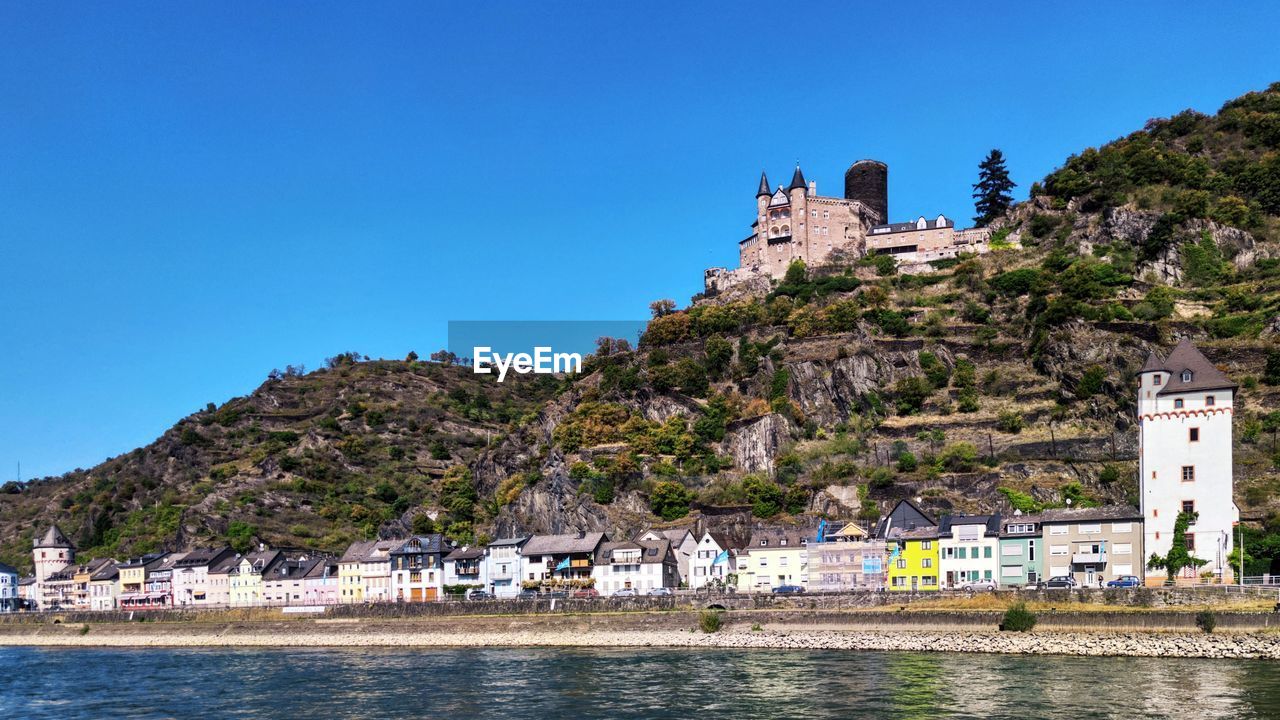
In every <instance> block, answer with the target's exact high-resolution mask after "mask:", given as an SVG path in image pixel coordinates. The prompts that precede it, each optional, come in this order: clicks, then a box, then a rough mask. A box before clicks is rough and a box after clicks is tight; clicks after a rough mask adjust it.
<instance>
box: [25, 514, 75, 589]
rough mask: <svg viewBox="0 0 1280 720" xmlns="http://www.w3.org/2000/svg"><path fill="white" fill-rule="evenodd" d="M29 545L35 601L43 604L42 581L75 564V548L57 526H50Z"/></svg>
mask: <svg viewBox="0 0 1280 720" xmlns="http://www.w3.org/2000/svg"><path fill="white" fill-rule="evenodd" d="M31 544H32V549H31V559H32V561H34V563H35V575H36V601H37V602H40V603H43V602H44V581H45V580H46V579H47V578H48V577H49V576H50V575H52V574H53V573H55V572H57V571H59V570H61V569H63V568H64V567H66V566H68V565H70V564H71V563H72V562H75V559H76V548H75V546H74V545H72V544H71V541H70V540H68V539H67V536H66V535H64V534H62V530H60V529H59V528H58V526H57V525H50V526H49V529H48V530H45V531H44V535H41V536H40V537H37V538H34V539H33V540H32V541H31Z"/></svg>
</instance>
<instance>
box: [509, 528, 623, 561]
mask: <svg viewBox="0 0 1280 720" xmlns="http://www.w3.org/2000/svg"><path fill="white" fill-rule="evenodd" d="M608 540H609V538H608V537H607V536H606V535H605V534H604V533H602V532H592V533H582V534H573V535H534V536H533V537H532V538H529V542H527V543H525V546H524V550H523V554H524V555H573V554H581V553H592V554H594V553H595V551H596V548H598V547H600V543H602V542H607V541H608Z"/></svg>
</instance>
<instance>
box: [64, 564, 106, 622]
mask: <svg viewBox="0 0 1280 720" xmlns="http://www.w3.org/2000/svg"><path fill="white" fill-rule="evenodd" d="M112 562H113V561H112V560H109V559H107V558H94V559H93V560H90V561H89V562H87V563H79V564H77V565H75V567H74V569H73V568H72V566H70V565H68V566H67V570H68V571H69V572H70V573H71V597H70V600H69V602H68V603H67V605H66V607H69V608H71V609H75V610H89V609H91V608H92V606H93V600H92V596H91V593H90V591H89V582H90V580H91V578H92V577H93V574H94V573H96V572H97V571H99V570H101V569H102V567H103V566H104V565H107V564H109V563H112Z"/></svg>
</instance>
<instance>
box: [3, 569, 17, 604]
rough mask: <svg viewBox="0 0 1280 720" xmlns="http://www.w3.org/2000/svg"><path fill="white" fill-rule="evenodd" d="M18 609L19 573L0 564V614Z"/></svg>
mask: <svg viewBox="0 0 1280 720" xmlns="http://www.w3.org/2000/svg"><path fill="white" fill-rule="evenodd" d="M17 609H18V571H17V569H15V568H13V567H10V566H8V565H5V564H4V563H0V612H13V611H15V610H17Z"/></svg>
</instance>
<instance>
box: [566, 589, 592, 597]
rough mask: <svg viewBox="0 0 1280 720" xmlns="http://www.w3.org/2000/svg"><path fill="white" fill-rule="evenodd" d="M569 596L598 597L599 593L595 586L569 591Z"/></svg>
mask: <svg viewBox="0 0 1280 720" xmlns="http://www.w3.org/2000/svg"><path fill="white" fill-rule="evenodd" d="M569 596H570V597H575V598H593V597H600V593H599V592H598V591H597V590H596V589H595V588H578V589H577V590H574V591H573V592H572V593H570V594H569Z"/></svg>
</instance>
